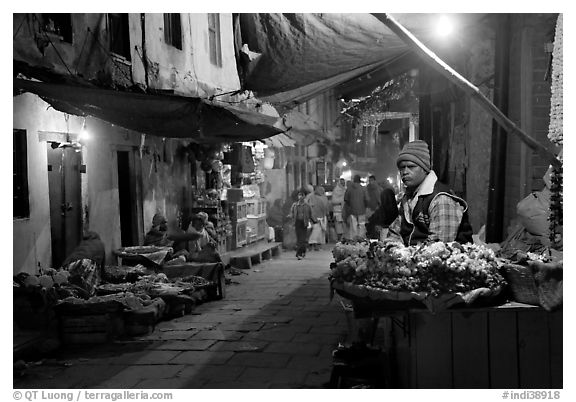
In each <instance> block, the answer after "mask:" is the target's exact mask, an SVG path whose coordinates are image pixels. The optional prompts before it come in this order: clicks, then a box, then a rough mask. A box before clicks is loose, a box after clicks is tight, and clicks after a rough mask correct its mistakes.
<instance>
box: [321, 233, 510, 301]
mask: <svg viewBox="0 0 576 402" xmlns="http://www.w3.org/2000/svg"><path fill="white" fill-rule="evenodd" d="M333 254H334V258H335V262H334V263H333V264H332V266H331V275H330V277H331V280H333V281H336V282H351V283H353V284H357V285H364V286H367V287H370V288H377V289H385V290H395V291H405V292H425V293H426V294H428V295H431V296H438V295H440V294H446V293H465V292H468V291H472V290H474V289H479V288H488V289H496V288H499V287H501V286H502V285H503V284H504V283H505V281H504V278H503V277H502V276H501V275H500V273H499V272H498V264H497V262H496V257H495V255H494V252H493V251H492V250H490V249H488V248H486V247H483V246H481V245H473V244H464V245H462V244H459V243H457V242H452V243H444V242H435V243H429V244H425V245H420V246H410V247H405V246H404V245H403V244H402V243H398V242H373V243H371V244H369V243H357V244H337V245H336V247H335V248H334V250H333Z"/></svg>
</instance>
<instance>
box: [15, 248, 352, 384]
mask: <svg viewBox="0 0 576 402" xmlns="http://www.w3.org/2000/svg"><path fill="white" fill-rule="evenodd" d="M331 249H332V246H331V245H326V246H325V247H324V250H322V251H313V252H309V253H308V255H307V257H306V258H305V259H304V260H301V261H298V260H296V258H295V257H294V254H293V252H292V251H285V252H283V253H282V254H281V256H280V257H279V258H275V259H273V260H270V261H265V262H263V263H261V264H258V265H254V266H253V267H252V269H251V270H243V271H242V272H244V273H246V275H244V274H241V275H235V276H227V277H228V278H231V280H232V283H231V284H229V285H227V286H226V298H225V299H223V300H220V301H212V302H209V303H205V304H202V305H200V306H197V307H196V308H195V310H194V311H193V313H192V314H189V315H186V316H184V317H181V318H176V319H172V320H170V321H162V322H160V323H159V324H158V325H157V326H156V328H155V330H154V332H153V333H151V334H149V335H147V336H145V337H136V338H132V339H131V340H130V341H122V342H114V343H110V344H107V345H100V346H90V347H84V348H76V349H74V350H72V349H67V350H64V351H62V352H60V353H59V354H58V356H57V357H56V358H49V359H45V360H43V361H42V363H41V364H38V365H32V366H31V367H30V368H29V369H28V371H27V373H26V375H25V376H24V377H22V378H18V379H15V380H14V388H16V389H25V388H37V389H39V388H64V389H68V388H112V389H114V388H135V389H150V388H169V389H183V388H194V389H196V388H211V389H230V388H249V389H261V388H321V387H322V385H323V384H324V383H326V382H327V381H328V380H329V377H330V371H331V351H332V350H333V349H334V347H335V346H336V345H337V344H338V342H339V341H343V340H344V339H345V338H346V334H347V324H346V316H345V313H344V312H343V310H342V307H341V306H340V305H339V302H338V299H337V298H335V299H334V300H332V301H330V298H329V283H328V280H327V277H328V273H329V264H330V262H331V260H332V255H331V252H330V250H331Z"/></svg>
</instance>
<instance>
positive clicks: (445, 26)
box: [436, 15, 454, 37]
mask: <svg viewBox="0 0 576 402" xmlns="http://www.w3.org/2000/svg"><path fill="white" fill-rule="evenodd" d="M452 31H454V24H453V23H452V20H451V19H450V18H448V17H447V16H445V15H442V16H440V18H439V19H438V22H437V25H436V33H437V34H438V36H440V37H446V36H448V35H450V34H451V33H452Z"/></svg>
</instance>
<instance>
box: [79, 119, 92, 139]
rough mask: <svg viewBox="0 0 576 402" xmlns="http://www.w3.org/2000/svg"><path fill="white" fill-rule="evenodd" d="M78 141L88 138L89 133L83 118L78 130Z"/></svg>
mask: <svg viewBox="0 0 576 402" xmlns="http://www.w3.org/2000/svg"><path fill="white" fill-rule="evenodd" d="M79 139H80V141H86V140H88V139H90V134H89V133H88V129H87V128H86V119H84V123H82V129H81V130H80V138H79Z"/></svg>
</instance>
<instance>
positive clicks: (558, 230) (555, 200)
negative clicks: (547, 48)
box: [548, 14, 564, 249]
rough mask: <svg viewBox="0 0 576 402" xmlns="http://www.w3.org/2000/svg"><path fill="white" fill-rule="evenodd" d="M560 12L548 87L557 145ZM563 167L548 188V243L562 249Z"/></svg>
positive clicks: (560, 98)
mask: <svg viewBox="0 0 576 402" xmlns="http://www.w3.org/2000/svg"><path fill="white" fill-rule="evenodd" d="M562 20H563V19H562V14H559V15H558V20H557V22H556V33H555V35H554V49H553V51H552V86H551V89H550V92H551V96H550V125H549V128H548V138H549V139H550V141H551V142H552V143H554V144H556V145H558V146H562V145H563V142H564V129H563V123H564V108H563V84H564V73H563V52H562V48H563V22H562ZM560 158H561V157H560ZM562 171H563V168H562V167H559V168H557V167H554V168H553V170H552V175H551V181H552V185H551V188H550V192H551V195H550V215H549V217H548V219H549V221H550V244H551V246H552V248H555V249H562V247H563V245H562V225H563V201H562V200H563V172H562Z"/></svg>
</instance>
